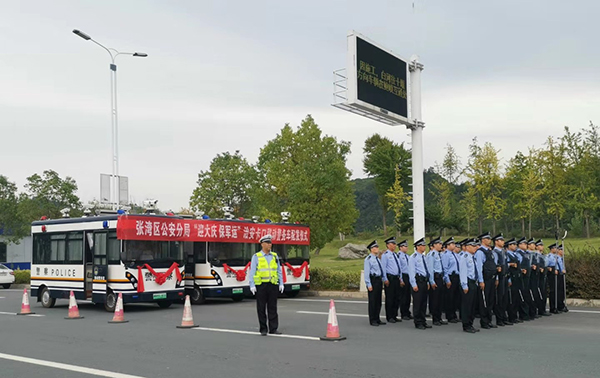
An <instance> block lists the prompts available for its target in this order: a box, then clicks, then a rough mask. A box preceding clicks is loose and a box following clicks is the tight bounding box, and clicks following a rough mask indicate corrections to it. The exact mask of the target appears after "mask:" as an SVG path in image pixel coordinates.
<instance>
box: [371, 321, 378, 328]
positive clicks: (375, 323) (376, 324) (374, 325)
mask: <svg viewBox="0 0 600 378" xmlns="http://www.w3.org/2000/svg"><path fill="white" fill-rule="evenodd" d="M371 325H372V326H373V327H379V323H377V322H374V323H371Z"/></svg>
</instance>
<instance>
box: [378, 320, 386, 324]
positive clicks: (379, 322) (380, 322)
mask: <svg viewBox="0 0 600 378" xmlns="http://www.w3.org/2000/svg"><path fill="white" fill-rule="evenodd" d="M377 324H379V325H386V323H385V322H382V321H381V320H379V321H378V322H377Z"/></svg>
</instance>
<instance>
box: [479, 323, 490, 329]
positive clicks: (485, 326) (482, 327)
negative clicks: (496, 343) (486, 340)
mask: <svg viewBox="0 0 600 378" xmlns="http://www.w3.org/2000/svg"><path fill="white" fill-rule="evenodd" d="M490 328H492V327H490V326H489V325H487V324H486V325H482V326H481V329H490Z"/></svg>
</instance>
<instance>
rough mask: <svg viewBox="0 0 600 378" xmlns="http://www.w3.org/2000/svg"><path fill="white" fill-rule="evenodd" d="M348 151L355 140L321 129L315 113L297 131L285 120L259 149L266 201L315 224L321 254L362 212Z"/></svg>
mask: <svg viewBox="0 0 600 378" xmlns="http://www.w3.org/2000/svg"><path fill="white" fill-rule="evenodd" d="M349 153H350V143H348V142H344V141H341V142H338V141H337V140H336V138H334V137H331V136H327V135H325V136H324V135H322V132H321V130H320V129H319V126H318V125H317V124H316V123H315V121H314V119H313V118H312V117H311V116H310V115H308V116H307V117H306V118H305V119H304V120H303V121H302V123H301V124H300V126H299V127H298V128H297V129H296V131H294V130H293V129H292V128H291V127H290V126H289V124H286V125H285V126H284V127H283V129H281V132H280V133H279V134H277V136H276V137H275V138H274V139H272V140H270V141H268V142H267V144H266V145H265V146H264V147H263V148H262V149H261V151H260V155H259V158H258V170H259V172H260V174H261V177H263V179H264V185H262V186H261V191H260V201H261V204H262V206H263V207H264V208H265V209H266V210H267V211H268V214H271V215H277V216H278V215H279V213H280V212H282V211H289V212H290V213H291V214H292V219H293V220H296V221H299V222H302V223H306V224H308V225H310V227H311V247H312V248H316V253H317V254H318V252H319V250H320V249H321V248H322V247H323V246H324V245H325V244H326V243H328V242H329V241H331V240H332V239H333V238H334V237H335V236H337V235H338V233H339V232H342V233H347V232H349V231H351V229H352V224H353V223H354V221H355V220H356V217H357V215H358V212H357V210H356V208H355V202H354V194H353V189H352V184H351V183H350V181H349V178H350V170H348V168H346V158H347V156H348V154H349Z"/></svg>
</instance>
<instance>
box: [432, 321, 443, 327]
mask: <svg viewBox="0 0 600 378" xmlns="http://www.w3.org/2000/svg"><path fill="white" fill-rule="evenodd" d="M433 325H434V326H440V327H441V325H442V323H440V322H433Z"/></svg>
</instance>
